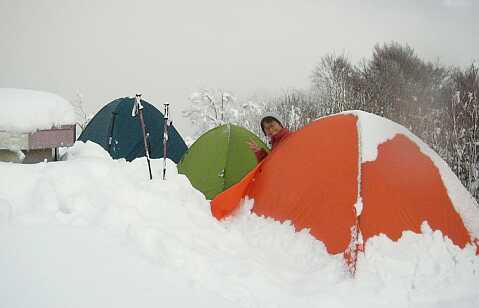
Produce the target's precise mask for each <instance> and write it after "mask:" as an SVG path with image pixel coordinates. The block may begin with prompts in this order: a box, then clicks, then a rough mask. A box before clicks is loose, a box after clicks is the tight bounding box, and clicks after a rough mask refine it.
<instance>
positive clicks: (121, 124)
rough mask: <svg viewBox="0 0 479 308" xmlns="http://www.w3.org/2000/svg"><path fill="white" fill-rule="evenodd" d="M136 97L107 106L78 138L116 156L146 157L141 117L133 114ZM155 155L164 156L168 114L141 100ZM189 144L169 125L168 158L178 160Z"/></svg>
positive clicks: (150, 142)
mask: <svg viewBox="0 0 479 308" xmlns="http://www.w3.org/2000/svg"><path fill="white" fill-rule="evenodd" d="M134 103H135V99H134V98H129V97H125V98H119V99H116V100H114V101H112V102H111V103H109V104H107V105H106V106H104V107H103V108H102V109H101V110H100V111H99V112H98V113H97V114H96V115H95V116H94V117H93V119H92V120H91V121H90V123H88V125H87V127H86V128H85V130H84V131H83V132H82V134H81V135H80V137H79V138H78V140H80V141H83V142H86V141H87V140H90V141H93V142H95V143H97V144H99V145H101V146H102V147H103V148H104V149H105V150H106V151H107V152H108V153H109V154H110V155H111V157H112V158H113V159H119V158H125V159H126V160H127V161H132V160H133V159H135V158H138V157H143V156H145V147H144V141H143V132H142V130H141V126H140V121H139V117H138V116H136V117H132V116H131V111H132V109H133V106H134ZM141 103H142V104H143V107H144V109H143V115H144V121H145V127H146V131H147V133H148V135H149V137H148V142H149V149H150V157H151V158H161V157H163V130H164V121H165V119H164V116H163V114H162V113H161V112H160V111H159V110H158V109H156V108H155V107H154V106H153V105H151V104H149V103H148V102H146V101H144V100H141ZM186 150H187V146H186V144H185V142H184V140H183V138H182V137H181V136H180V134H179V133H178V131H177V130H176V129H175V128H174V126H169V127H168V143H167V157H168V158H170V159H171V160H173V161H174V162H175V163H178V162H179V161H180V159H181V157H182V156H183V154H184V153H185V152H186Z"/></svg>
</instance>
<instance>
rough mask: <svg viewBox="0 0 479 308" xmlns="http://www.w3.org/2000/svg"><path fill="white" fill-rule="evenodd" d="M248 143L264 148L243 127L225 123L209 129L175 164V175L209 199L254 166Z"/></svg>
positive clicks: (260, 142)
mask: <svg viewBox="0 0 479 308" xmlns="http://www.w3.org/2000/svg"><path fill="white" fill-rule="evenodd" d="M249 140H254V141H255V142H256V144H258V145H259V146H260V147H263V148H265V149H267V147H266V145H265V144H264V143H263V142H262V141H261V140H260V139H259V138H258V137H257V136H256V135H255V134H253V133H252V132H250V131H248V130H247V129H245V128H243V127H240V126H237V125H233V124H226V125H221V126H218V127H216V128H213V129H210V130H209V131H207V132H206V133H204V134H203V135H201V136H200V137H199V138H198V140H196V142H195V143H193V145H192V146H191V147H190V148H189V149H188V151H187V152H186V154H185V155H184V157H183V158H182V160H181V161H180V163H179V164H178V172H179V173H182V174H184V175H186V176H187V177H188V179H189V180H190V182H191V184H192V185H193V186H194V187H195V188H196V189H198V190H199V191H201V192H202V193H203V194H204V195H205V197H206V198H207V199H208V200H211V199H213V198H214V197H215V196H216V195H217V194H219V193H220V192H222V191H224V190H225V189H227V188H229V187H231V186H232V185H234V184H236V183H237V182H239V181H240V180H241V178H243V176H244V175H245V174H247V173H248V172H249V171H250V170H251V169H253V168H254V167H255V165H256V157H255V155H254V153H253V152H251V150H250V149H249V148H248V146H247V144H246V142H247V141H249Z"/></svg>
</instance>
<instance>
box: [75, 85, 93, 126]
mask: <svg viewBox="0 0 479 308" xmlns="http://www.w3.org/2000/svg"><path fill="white" fill-rule="evenodd" d="M71 104H72V106H73V108H74V110H75V118H76V125H78V126H79V127H80V130H81V131H83V130H84V129H85V127H86V126H87V125H88V123H89V122H90V120H91V119H92V117H93V115H91V114H88V113H87V112H86V110H85V107H84V97H83V95H82V94H81V93H80V91H77V92H76V96H75V98H74V99H73V100H72V101H71Z"/></svg>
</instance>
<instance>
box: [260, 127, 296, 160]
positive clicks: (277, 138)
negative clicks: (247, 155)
mask: <svg viewBox="0 0 479 308" xmlns="http://www.w3.org/2000/svg"><path fill="white" fill-rule="evenodd" d="M289 135H291V132H290V131H289V130H288V129H287V128H283V129H281V130H280V131H279V132H278V133H277V134H276V135H274V136H272V137H271V150H274V149H275V148H276V147H277V146H278V144H280V143H281V142H282V141H283V140H284V139H286V137H288V136H289ZM254 154H255V155H256V160H258V162H260V161H262V160H263V159H265V158H266V156H268V152H266V150H265V149H261V150H259V151H256V152H254Z"/></svg>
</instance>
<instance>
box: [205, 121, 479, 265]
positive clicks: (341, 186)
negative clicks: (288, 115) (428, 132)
mask: <svg viewBox="0 0 479 308" xmlns="http://www.w3.org/2000/svg"><path fill="white" fill-rule="evenodd" d="M358 118H359V117H358V116H357V115H355V114H337V115H333V116H328V117H325V118H321V119H319V120H317V121H314V122H313V123H311V124H310V125H308V126H306V127H304V128H303V129H301V130H299V131H297V132H295V133H293V134H292V135H291V136H290V137H289V138H288V139H287V140H285V142H284V143H282V144H281V145H280V146H279V147H278V148H277V149H275V151H273V152H272V154H271V155H269V156H268V157H267V158H266V159H265V160H264V161H263V162H262V163H261V164H259V165H258V166H257V167H256V168H255V169H253V170H252V171H251V172H250V173H249V174H248V175H247V176H246V177H245V178H244V179H243V180H242V181H241V182H240V183H239V184H237V185H235V186H232V187H231V188H230V189H228V190H226V191H225V192H223V193H221V194H219V195H218V196H217V197H216V198H215V199H213V200H212V202H211V210H212V214H213V215H214V216H215V217H216V218H217V219H222V218H224V217H226V216H228V215H230V214H231V213H232V212H233V211H234V209H235V208H237V207H238V205H239V203H240V200H241V199H242V198H244V197H245V196H248V197H249V198H253V199H254V206H253V209H252V211H253V212H254V213H256V214H258V215H265V216H267V217H272V218H274V219H276V220H279V221H281V222H283V221H285V220H290V221H291V222H292V223H293V225H294V226H295V228H296V230H301V229H304V228H309V229H310V233H311V234H312V235H313V236H314V237H316V238H317V239H319V240H321V241H322V242H323V243H324V244H325V246H326V248H327V250H328V252H329V253H331V254H337V253H344V254H345V256H346V255H349V256H351V254H354V251H351V249H356V250H357V249H360V247H363V244H364V242H365V241H367V240H368V239H369V238H370V237H372V236H374V235H377V234H380V233H382V234H385V235H386V236H388V237H389V238H391V239H392V240H397V239H399V237H400V236H401V234H402V232H403V231H406V230H410V231H413V232H418V233H419V232H420V228H421V224H422V223H423V222H424V221H426V222H427V223H428V224H429V225H430V227H431V228H432V229H433V230H440V231H441V232H442V233H443V234H444V235H445V236H447V237H448V238H450V239H451V240H452V241H453V242H454V243H455V244H456V245H458V246H460V247H464V246H465V245H466V244H468V243H472V242H474V241H475V242H476V243H477V240H476V239H477V238H478V236H477V235H475V234H473V233H472V232H471V230H468V229H467V227H466V226H465V224H464V219H463V217H461V213H462V212H461V213H459V212H458V207H457V206H455V205H454V204H453V203H452V201H451V198H450V197H449V195H448V187H446V186H445V184H444V181H443V179H442V177H441V174H440V172H439V170H438V167H436V165H435V164H434V163H433V161H432V160H431V158H430V157H429V156H428V155H426V154H424V153H423V152H422V151H421V149H420V148H419V146H418V145H417V144H416V143H415V142H413V141H412V140H411V138H409V137H410V136H406V135H405V134H401V133H399V134H396V135H395V136H394V138H392V139H388V140H386V141H384V142H381V144H379V146H378V149H377V152H378V153H377V157H376V159H375V160H372V161H369V160H368V161H367V160H365V158H364V157H363V156H364V151H365V150H364V149H362V148H361V147H365V148H366V147H370V145H366V144H362V143H364V141H365V140H367V139H368V136H367V133H368V132H362V131H361V130H360V127H361V125H362V124H361V123H359V120H358ZM383 120H384V121H387V120H385V119H383ZM378 128H379V129H380V127H376V129H378ZM360 134H363V135H362V136H360ZM364 134H366V135H364ZM411 135H412V134H411ZM373 137H374V136H371V138H372V139H373ZM416 138H417V137H416ZM360 141H361V142H360ZM369 150H370V149H369ZM455 181H456V182H457V183H460V182H459V180H458V179H457V178H455ZM459 185H460V184H459ZM468 197H470V196H468ZM470 199H471V200H473V199H472V197H471V198H470ZM462 206H464V205H462ZM467 206H468V207H469V209H468V211H469V212H468V213H473V215H474V216H475V218H476V219H477V218H478V217H479V208H478V207H477V203H475V201H474V202H470V203H468V205H467ZM353 261H354V260H353ZM353 266H354V267H355V264H354V265H353Z"/></svg>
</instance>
